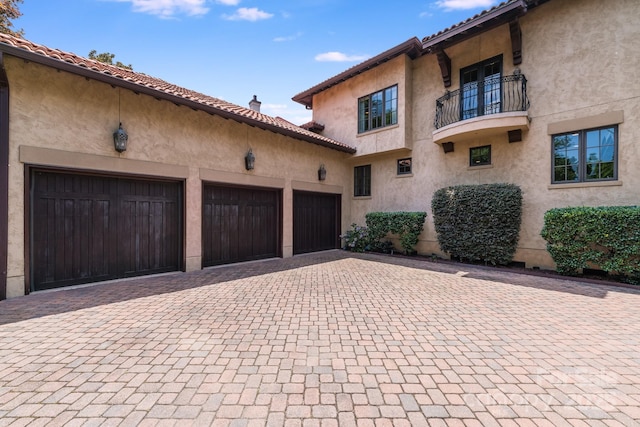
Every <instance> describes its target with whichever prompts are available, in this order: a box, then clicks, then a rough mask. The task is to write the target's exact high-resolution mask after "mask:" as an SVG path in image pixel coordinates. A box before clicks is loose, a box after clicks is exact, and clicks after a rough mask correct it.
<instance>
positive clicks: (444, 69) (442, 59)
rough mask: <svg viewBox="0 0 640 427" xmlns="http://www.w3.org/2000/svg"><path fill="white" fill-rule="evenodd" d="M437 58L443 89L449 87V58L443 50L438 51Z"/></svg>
mask: <svg viewBox="0 0 640 427" xmlns="http://www.w3.org/2000/svg"><path fill="white" fill-rule="evenodd" d="M436 55H437V57H438V65H440V72H441V73H442V81H443V83H444V87H450V86H451V58H449V56H448V55H447V54H446V53H445V51H444V50H442V49H439V50H438V51H437V52H436Z"/></svg>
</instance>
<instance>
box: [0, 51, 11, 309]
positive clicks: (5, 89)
mask: <svg viewBox="0 0 640 427" xmlns="http://www.w3.org/2000/svg"><path fill="white" fill-rule="evenodd" d="M8 244H9V79H8V78H7V72H6V70H5V69H4V54H3V52H0V301H1V300H4V299H6V298H7V250H8Z"/></svg>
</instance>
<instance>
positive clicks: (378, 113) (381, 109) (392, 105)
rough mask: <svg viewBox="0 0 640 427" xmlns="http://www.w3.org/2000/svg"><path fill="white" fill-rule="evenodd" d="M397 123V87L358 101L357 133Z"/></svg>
mask: <svg viewBox="0 0 640 427" xmlns="http://www.w3.org/2000/svg"><path fill="white" fill-rule="evenodd" d="M396 123H398V86H397V85H395V86H391V87H388V88H386V89H384V90H381V91H379V92H375V93H372V94H370V95H367V96H363V97H362V98H360V99H358V133H362V132H367V131H370V130H373V129H378V128H381V127H384V126H389V125H395V124H396Z"/></svg>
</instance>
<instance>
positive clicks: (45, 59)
mask: <svg viewBox="0 0 640 427" xmlns="http://www.w3.org/2000/svg"><path fill="white" fill-rule="evenodd" d="M0 51H1V52H4V53H6V54H8V55H12V56H17V57H22V58H25V59H29V60H31V61H33V62H39V63H42V64H44V65H49V66H52V67H54V68H58V69H63V70H65V71H69V72H72V73H77V74H81V75H83V76H85V77H92V78H95V79H96V80H102V81H105V82H108V83H110V84H113V85H116V86H122V87H125V88H127V89H131V90H134V91H135V90H138V91H140V92H144V93H147V94H149V95H152V96H157V97H160V98H166V99H169V100H171V101H172V102H175V103H177V104H184V105H188V106H189V107H191V108H194V109H200V110H203V111H206V112H208V113H210V114H217V115H220V116H222V117H225V118H228V119H232V120H236V121H238V122H240V123H246V124H248V125H251V126H255V127H258V128H261V129H265V130H270V131H272V132H275V133H280V134H283V135H286V136H290V137H292V138H296V139H299V140H302V141H306V142H310V143H313V144H318V145H322V146H324V147H328V148H333V149H336V150H339V151H344V152H348V153H355V151H356V150H355V148H354V147H352V146H350V145H348V144H345V143H342V142H339V141H335V140H333V139H331V138H327V137H324V136H322V135H318V134H316V133H313V132H311V131H309V130H306V129H303V128H302V127H300V126H296V125H294V124H293V123H291V122H288V121H286V120H284V119H282V118H279V117H271V116H269V115H266V114H262V113H259V112H257V111H254V110H251V109H250V108H245V107H241V106H239V105H236V104H232V103H230V102H227V101H224V100H222V99H219V98H214V97H212V96H208V95H204V94H202V93H199V92H196V91H193V90H189V89H185V88H183V87H180V86H176V85H174V84H171V83H168V82H166V81H164V80H161V79H158V78H155V77H151V76H148V75H146V74H143V73H139V72H135V71H132V70H129V69H126V68H120V67H117V66H115V65H109V64H104V63H102V62H98V61H95V60H92V59H88V58H84V57H81V56H78V55H76V54H73V53H69V52H64V51H61V50H58V49H52V48H48V47H46V46H43V45H39V44H36V43H33V42H30V41H28V40H25V39H21V38H17V37H13V36H10V35H7V34H0Z"/></svg>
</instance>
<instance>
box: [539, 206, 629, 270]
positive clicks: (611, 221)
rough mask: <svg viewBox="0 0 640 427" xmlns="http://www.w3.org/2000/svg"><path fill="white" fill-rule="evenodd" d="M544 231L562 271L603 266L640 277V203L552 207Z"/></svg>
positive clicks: (544, 235) (548, 212) (552, 254)
mask: <svg viewBox="0 0 640 427" xmlns="http://www.w3.org/2000/svg"><path fill="white" fill-rule="evenodd" d="M540 234H541V236H542V237H543V238H544V239H545V240H546V241H547V250H548V251H549V253H550V254H551V257H552V258H553V260H554V261H555V263H556V265H557V269H558V272H560V273H563V274H575V273H576V272H578V270H579V269H584V268H594V267H599V268H601V269H602V270H604V271H606V272H609V273H610V274H618V275H622V276H627V277H628V278H629V279H631V281H633V282H638V281H640V207H639V206H603V207H573V208H559V209H551V210H549V211H547V212H546V213H545V215H544V227H543V229H542V232H541V233H540Z"/></svg>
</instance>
